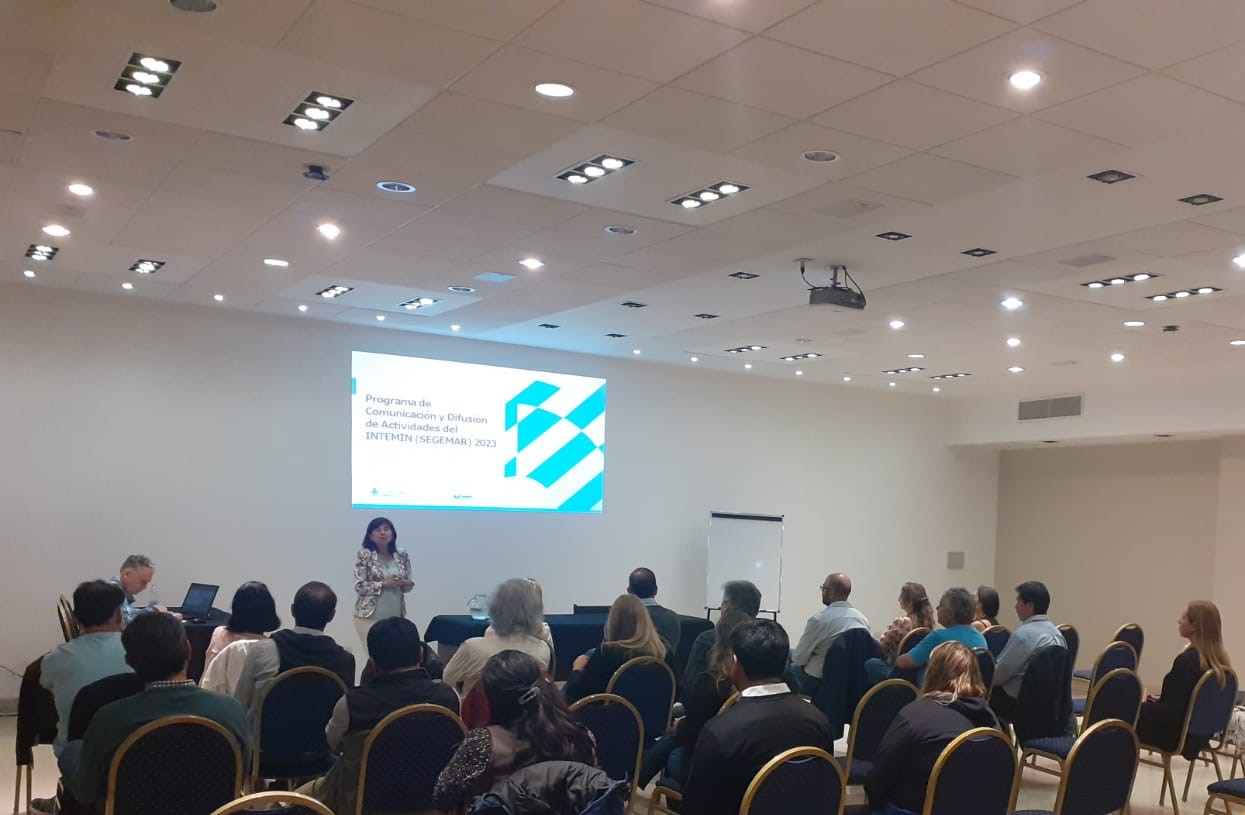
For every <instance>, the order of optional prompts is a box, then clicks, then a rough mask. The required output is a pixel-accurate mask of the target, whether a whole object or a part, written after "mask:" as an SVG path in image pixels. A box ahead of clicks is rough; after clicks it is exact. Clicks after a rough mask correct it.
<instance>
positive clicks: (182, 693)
mask: <svg viewBox="0 0 1245 815" xmlns="http://www.w3.org/2000/svg"><path fill="white" fill-rule="evenodd" d="M121 643H122V645H123V646H124V647H125V660H126V662H128V663H129V664H130V667H131V668H133V669H134V673H136V674H138V678H139V679H141V680H142V681H143V682H144V683H145V689H144V690H143V691H141V692H140V693H137V694H135V695H133V696H130V697H128V698H125V699H121V700H119V701H116V702H112V703H111V704H107V705H104V707H102V708H100V710H99V712H97V713H96V714H95V717H94V718H93V719H92V720H91V723H90V725H89V726H88V727H87V729H86V735H85V736H84V737H83V739H82V741H81V742H71V746H70V747H66V749H65V752H64V754H63V755H62V756H61V762H60V763H61V772H62V773H63V775H64V778H65V782H66V783H67V784H68V786H69V790H70V792H72V793H73V796H74V798H76V799H77V800H78V801H80V802H83V803H87V802H90V801H98V800H100V799H101V798H103V797H104V796H105V795H106V794H107V792H108V768H109V766H110V764H111V763H112V759H113V756H114V755H115V754H116V752H117V749H118V748H119V747H120V746H121V744H122V742H124V741H125V740H126V739H127V738H129V736H130V735H131V734H132V733H133V732H134V731H135V730H137V729H138V728H140V727H142V726H143V725H145V724H148V723H149V722H153V721H155V720H156V719H160V718H163V717H165V716H203V717H205V718H208V719H211V720H212V721H214V722H217V723H219V724H221V725H222V726H224V727H225V729H226V730H228V731H229V732H230V733H231V734H232V735H233V737H234V738H235V739H237V741H238V746H239V747H241V748H242V759H243V766H244V767H245V766H246V756H247V753H248V751H249V746H250V739H251V731H250V728H249V727H248V726H247V722H246V716H245V715H244V713H243V711H242V708H241V706H240V705H239V704H238V703H237V702H236V701H234V700H233V699H230V698H229V697H228V696H223V695H221V694H219V693H211V692H209V691H205V690H200V689H199V688H198V687H197V686H196V685H195V683H194V681H193V680H189V679H187V678H186V666H187V664H188V663H189V662H190V643H189V642H188V641H187V640H186V629H185V628H184V627H182V624H181V622H180V621H179V620H176V619H174V618H173V617H172V616H171V615H168V614H140V615H139V616H138V617H135V618H134V621H133V622H131V623H130V624H129V625H128V626H126V629H125V631H124V633H122V635H121ZM79 745H80V747H79V749H77V750H73V749H71V748H72V747H73V746H79Z"/></svg>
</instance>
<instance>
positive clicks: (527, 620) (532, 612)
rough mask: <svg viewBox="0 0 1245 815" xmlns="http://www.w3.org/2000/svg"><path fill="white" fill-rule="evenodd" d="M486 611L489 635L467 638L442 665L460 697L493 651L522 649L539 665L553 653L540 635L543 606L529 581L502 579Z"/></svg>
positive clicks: (543, 612)
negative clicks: (490, 631)
mask: <svg viewBox="0 0 1245 815" xmlns="http://www.w3.org/2000/svg"><path fill="white" fill-rule="evenodd" d="M488 613H489V617H490V619H491V620H492V622H493V625H492V628H493V635H492V636H488V637H472V638H471V639H469V640H467V641H466V642H464V643H463V644H462V645H461V646H460V647H459V649H458V651H457V652H456V653H455V654H454V658H453V659H451V660H450V662H449V664H448V665H446V666H445V678H444V681H445V683H446V684H447V685H449V686H451V687H452V688H454V690H456V691H458V694H459V696H462V697H464V698H465V697H466V696H467V694H469V693H470V692H471V689H472V688H473V687H475V684H476V682H478V681H480V674H481V672H482V671H483V670H484V663H486V662H488V659H489V657H491V656H492V655H493V654H497V653H501V652H502V651H522V652H523V653H525V654H529V655H530V656H532V657H534V658H535V659H536V661H537V662H539V663H540V664H541V665H548V664H549V663H550V660H551V659H552V657H553V652H552V650H551V649H550V648H549V644H548V643H546V642H545V641H544V640H543V639H541V636H540V635H541V627H542V626H543V625H544V621H545V619H544V618H545V607H544V602H543V601H542V600H541V598H540V594H539V593H538V592H537V591H536V587H535V586H533V585H532V581H530V580H527V579H526V578H522V577H513V578H511V579H509V580H507V581H506V582H504V583H502V584H501V585H500V586H498V587H497V589H496V590H495V591H494V592H493V596H492V598H490V599H489V605H488Z"/></svg>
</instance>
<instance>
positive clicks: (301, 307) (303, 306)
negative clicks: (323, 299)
mask: <svg viewBox="0 0 1245 815" xmlns="http://www.w3.org/2000/svg"><path fill="white" fill-rule="evenodd" d="M298 310H299V311H303V312H305V311H306V310H307V306H306V305H305V304H303V303H299V304H298Z"/></svg>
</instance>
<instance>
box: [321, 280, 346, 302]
mask: <svg viewBox="0 0 1245 815" xmlns="http://www.w3.org/2000/svg"><path fill="white" fill-rule="evenodd" d="M352 291H354V288H353V287H351V286H343V285H341V284H340V283H339V284H337V285H335V286H329V287H328V288H326V289H320V291H318V292H316V296H318V297H323V298H324V299H325V300H333V299H335V298H337V297H341V296H342V295H343V294H347V293H349V292H352Z"/></svg>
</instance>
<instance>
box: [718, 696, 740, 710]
mask: <svg viewBox="0 0 1245 815" xmlns="http://www.w3.org/2000/svg"><path fill="white" fill-rule="evenodd" d="M738 701H739V691H735V692H734V693H732V694H731V695H730V696H728V697H726V701H725V702H723V703H722V707H720V708H718V714H717V715H719V716H721V715H722V714H723V713H725V712H726V711H728V710H730V709H731V708H733V707H734V706H735V703H736V702H738Z"/></svg>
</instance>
